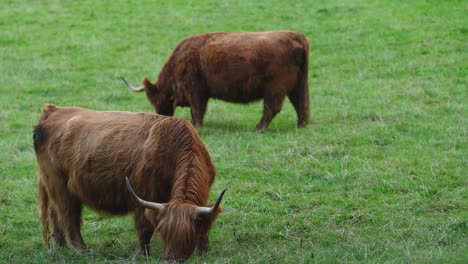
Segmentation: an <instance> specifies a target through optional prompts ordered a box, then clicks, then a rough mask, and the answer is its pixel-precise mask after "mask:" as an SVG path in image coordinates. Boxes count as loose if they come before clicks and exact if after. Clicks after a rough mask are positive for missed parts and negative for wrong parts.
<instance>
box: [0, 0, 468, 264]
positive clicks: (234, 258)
mask: <svg viewBox="0 0 468 264" xmlns="http://www.w3.org/2000/svg"><path fill="white" fill-rule="evenodd" d="M467 10H468V4H467V2H466V1H429V0H428V1H422V0H415V1H396V0H395V1H394V0H382V1H364V0H362V1H361V0H350V1H323V0H321V1H279V0H268V1H214V0H213V1H208V0H204V1H180V0H178V1H138V4H135V3H133V2H132V3H130V1H121V0H118V1H65V0H63V1H59V0H56V1H53V0H50V1H10V0H3V1H1V2H0V83H1V85H0V262H1V263H4V262H7V263H8V262H11V263H33V262H34V263H54V262H58V263H73V262H77V263H105V262H131V261H139V262H158V261H159V259H160V256H161V254H162V250H161V243H160V242H159V240H158V239H153V240H152V245H153V247H152V252H151V253H152V255H151V256H149V257H148V258H145V257H143V256H137V257H135V256H134V253H135V248H136V240H137V239H136V234H135V232H134V227H133V220H132V219H131V217H120V218H107V217H103V216H100V215H98V214H96V213H94V212H92V211H90V210H85V214H84V217H83V218H84V224H83V227H82V232H83V236H84V238H85V241H86V242H87V243H88V245H89V246H90V247H91V248H92V251H91V252H88V253H86V254H82V255H79V254H77V253H75V252H74V251H72V250H69V249H53V250H51V251H48V250H46V249H45V248H44V247H43V244H42V238H41V234H40V224H39V221H38V218H37V205H36V179H37V176H38V169H37V165H36V162H35V155H34V151H33V147H32V126H33V125H34V124H36V123H37V120H38V117H39V114H40V109H41V108H42V106H43V105H44V104H45V103H54V104H56V105H59V106H71V105H75V106H82V107H86V108H91V109H97V110H125V111H145V112H154V109H153V108H152V107H151V105H150V104H149V102H148V101H147V99H146V97H145V95H144V94H134V93H131V92H130V91H128V89H126V88H125V86H124V85H123V84H122V83H121V81H120V80H118V79H116V78H115V77H116V76H118V75H124V76H126V77H128V79H129V80H131V81H132V82H133V83H135V84H138V83H139V81H140V80H141V79H142V77H143V76H148V77H149V78H150V80H152V81H153V80H155V79H156V77H157V74H158V73H159V70H160V69H161V67H162V65H163V63H164V62H165V60H166V59H167V58H168V56H169V55H170V53H171V52H172V50H173V49H174V47H175V46H176V45H177V43H178V42H179V41H180V40H181V39H182V38H184V37H186V36H188V35H191V34H195V33H200V32H212V31H242V30H245V31H269V30H279V29H291V30H297V31H300V32H303V33H304V34H305V35H306V36H307V37H308V38H309V41H310V43H311V57H310V72H309V89H310V99H311V119H312V121H313V124H312V125H310V126H308V127H307V128H305V129H297V128H296V127H295V126H296V114H295V112H294V109H293V107H292V105H291V104H290V102H289V101H285V103H284V107H283V110H282V112H281V113H280V114H279V115H278V116H277V117H276V118H275V119H274V120H273V122H272V124H271V125H270V127H269V129H268V130H267V132H266V133H257V132H255V130H254V127H255V124H256V123H257V121H258V120H259V119H260V116H261V110H262V104H261V102H258V103H253V104H249V105H236V104H230V103H226V102H222V101H217V100H211V101H210V103H209V107H208V111H207V114H206V116H205V127H204V128H201V129H198V132H199V134H200V136H201V138H202V140H203V141H204V142H205V144H206V146H207V148H208V150H209V151H210V154H211V157H212V159H213V161H214V163H215V165H216V168H217V180H216V183H215V185H214V186H213V188H212V191H211V197H212V200H213V199H215V198H216V196H217V194H218V193H219V192H220V191H221V190H222V189H224V188H228V192H227V193H226V195H225V199H224V201H223V206H224V212H223V213H222V215H221V216H220V218H219V220H218V221H217V222H216V224H215V226H214V227H213V229H212V232H211V235H210V240H211V246H212V248H211V251H210V252H209V254H208V255H207V256H196V255H193V256H192V258H191V259H190V261H189V262H190V263H204V262H207V263H384V262H389V263H467V262H468V250H467V242H468V241H467V233H468V223H467V220H468V197H467V196H468V187H467V183H468V177H467V176H468V170H467V167H468V162H467V154H468V151H467V138H468V135H467V128H468V107H467V106H468V104H467V102H468V87H467V83H468V78H467V77H468V63H467V62H468V56H467V55H468V52H467V51H468V44H467V43H468V37H467V36H468V35H467V33H468V19H467V18H466V14H467ZM176 116H178V117H181V118H185V119H189V117H190V112H189V110H188V109H181V108H178V110H177V112H176Z"/></svg>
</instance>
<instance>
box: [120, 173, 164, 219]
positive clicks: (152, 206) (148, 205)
mask: <svg viewBox="0 0 468 264" xmlns="http://www.w3.org/2000/svg"><path fill="white" fill-rule="evenodd" d="M125 181H126V182H127V188H128V190H129V191H130V192H131V193H132V194H133V196H134V197H135V199H137V201H138V202H139V203H140V204H141V206H143V207H145V208H149V209H154V210H158V211H163V210H164V209H165V208H166V206H165V205H164V204H160V203H154V202H148V201H145V200H143V199H141V198H140V197H138V196H137V195H136V193H135V192H134V191H133V189H132V186H130V181H129V180H128V178H127V177H125Z"/></svg>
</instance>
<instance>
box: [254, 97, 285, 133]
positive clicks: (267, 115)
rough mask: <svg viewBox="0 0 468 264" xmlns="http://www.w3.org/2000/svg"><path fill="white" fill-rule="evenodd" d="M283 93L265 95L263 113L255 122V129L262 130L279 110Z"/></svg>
mask: <svg viewBox="0 0 468 264" xmlns="http://www.w3.org/2000/svg"><path fill="white" fill-rule="evenodd" d="M284 97H285V95H266V96H265V98H264V100H263V115H262V119H260V122H258V124H257V127H256V128H257V131H259V132H263V131H265V129H267V128H268V125H269V124H270V122H271V120H272V119H273V118H274V117H275V116H276V114H278V113H279V112H280V111H281V106H282V103H283V100H284Z"/></svg>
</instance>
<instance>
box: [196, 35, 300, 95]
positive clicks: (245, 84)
mask: <svg viewBox="0 0 468 264" xmlns="http://www.w3.org/2000/svg"><path fill="white" fill-rule="evenodd" d="M302 38H303V39H305V38H304V37H303V35H301V34H299V33H296V32H292V31H276V32H237V33H212V34H210V38H209V39H208V40H207V41H206V43H205V45H204V46H203V47H202V48H200V51H199V52H200V55H199V58H200V69H201V72H202V74H203V76H204V78H205V82H206V84H207V86H208V87H209V93H210V96H212V97H214V98H218V99H222V100H227V101H234V102H249V101H255V100H260V99H262V98H263V97H264V94H265V90H264V89H265V88H266V86H267V85H268V84H269V82H270V81H278V80H282V79H285V78H289V77H285V76H290V75H293V76H292V78H291V79H294V80H295V79H296V78H297V74H298V72H299V70H300V67H301V65H299V62H298V61H297V58H296V57H297V56H295V53H294V52H295V51H296V50H303V52H304V54H305V53H306V52H308V47H305V46H306V45H304V43H301V42H300V41H301V39H302ZM287 88H289V87H287ZM287 88H285V89H287Z"/></svg>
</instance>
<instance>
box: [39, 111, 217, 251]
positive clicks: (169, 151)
mask: <svg viewBox="0 0 468 264" xmlns="http://www.w3.org/2000/svg"><path fill="white" fill-rule="evenodd" d="M33 138H34V146H35V151H36V156H37V163H38V165H39V169H40V177H39V182H38V200H39V204H40V207H39V208H40V214H41V216H40V219H41V223H42V233H43V237H44V241H45V243H46V245H47V246H49V238H50V236H51V234H50V230H49V227H52V237H53V240H54V241H55V243H56V244H57V245H60V246H64V245H66V241H67V239H68V240H69V242H70V243H71V245H72V246H73V247H74V248H75V249H76V250H78V251H82V250H85V249H86V248H87V247H86V244H85V243H84V241H83V238H82V236H81V233H80V224H81V211H82V208H83V205H86V206H89V207H91V208H92V209H94V210H96V211H99V212H102V213H106V214H111V215H116V214H117V215H119V214H126V213H129V212H133V215H134V220H135V228H136V231H137V235H138V240H139V247H140V249H141V250H144V252H145V253H147V252H148V250H149V247H148V245H149V241H150V238H151V236H152V234H153V232H154V230H155V229H156V230H157V231H158V232H159V233H160V235H161V238H162V240H163V244H164V256H165V257H166V258H172V259H186V258H188V257H189V256H190V255H191V254H192V252H193V250H194V249H195V247H196V246H197V245H198V248H199V249H200V250H206V249H207V248H208V230H209V228H210V226H211V224H212V223H213V222H214V220H215V219H216V217H217V215H218V214H219V212H220V211H221V207H220V208H219V209H218V211H217V212H215V213H214V214H213V215H209V216H197V215H196V214H195V208H196V207H198V206H207V201H208V198H209V191H210V187H211V185H212V183H213V181H214V177H215V168H214V165H213V163H212V162H211V159H210V156H209V154H208V152H207V150H206V148H205V146H204V145H203V143H202V142H201V141H200V138H199V137H198V135H197V133H196V131H195V129H194V128H193V126H192V125H191V124H190V123H188V122H187V121H185V120H181V119H177V118H172V117H165V116H161V115H156V114H146V113H129V112H98V111H92V110H87V109H83V108H78V107H65V108H59V107H56V106H53V105H47V106H46V107H45V108H44V109H43V114H42V116H41V118H40V120H39V124H38V125H36V126H35V128H34V136H33ZM126 176H128V178H129V179H130V183H131V185H132V186H133V189H134V190H135V192H136V193H137V194H138V195H139V196H140V197H141V198H142V199H144V200H147V201H152V202H159V203H166V205H167V208H166V209H165V210H163V211H162V212H156V211H154V210H149V209H146V210H145V209H144V208H142V207H141V206H140V205H139V204H138V203H137V202H136V201H135V200H134V198H133V197H132V195H131V193H130V192H129V191H128V190H127V187H126V184H125V177H126ZM145 216H146V217H145Z"/></svg>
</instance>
